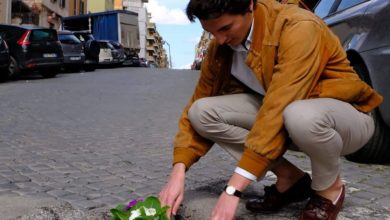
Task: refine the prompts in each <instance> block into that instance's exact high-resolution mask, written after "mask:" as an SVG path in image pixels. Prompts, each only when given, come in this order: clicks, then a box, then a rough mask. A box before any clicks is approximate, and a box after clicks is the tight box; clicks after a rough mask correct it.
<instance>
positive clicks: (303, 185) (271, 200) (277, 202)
mask: <svg viewBox="0 0 390 220" xmlns="http://www.w3.org/2000/svg"><path fill="white" fill-rule="evenodd" d="M310 185H311V178H310V175H309V174H307V173H305V175H304V176H303V177H302V178H301V179H299V180H298V181H297V182H296V183H295V184H294V185H293V186H291V187H290V188H289V189H288V190H287V191H286V192H283V193H281V192H279V191H278V190H277V189H276V186H275V184H273V185H271V186H266V187H264V192H265V193H264V196H263V197H259V198H256V199H251V200H249V201H248V202H247V203H246V209H248V210H249V211H251V212H256V213H273V212H277V211H279V210H280V209H282V208H283V207H285V206H287V205H288V204H290V203H294V202H300V201H303V200H305V199H307V198H309V197H310V196H311V194H312V192H313V191H312V189H311V188H310Z"/></svg>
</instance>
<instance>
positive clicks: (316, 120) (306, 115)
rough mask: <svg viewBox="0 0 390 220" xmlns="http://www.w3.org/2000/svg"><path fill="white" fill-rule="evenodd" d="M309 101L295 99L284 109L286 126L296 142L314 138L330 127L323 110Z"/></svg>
mask: <svg viewBox="0 0 390 220" xmlns="http://www.w3.org/2000/svg"><path fill="white" fill-rule="evenodd" d="M307 103H308V102H307V100H299V101H295V102H293V103H291V104H289V105H288V106H287V107H286V108H285V110H284V111H283V120H284V126H285V128H286V130H287V132H288V134H289V136H290V138H291V139H292V140H293V142H295V143H296V144H300V143H303V142H307V141H305V140H314V139H315V137H316V136H318V135H321V134H323V133H324V131H326V130H328V129H329V124H328V123H326V120H325V119H324V115H322V113H321V111H318V110H316V108H315V107H313V106H312V105H308V104H307ZM313 138H314V139H313Z"/></svg>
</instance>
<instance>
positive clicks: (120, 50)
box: [108, 40, 126, 64]
mask: <svg viewBox="0 0 390 220" xmlns="http://www.w3.org/2000/svg"><path fill="white" fill-rule="evenodd" d="M108 42H109V43H110V44H111V45H112V46H113V47H114V48H115V49H116V51H117V52H118V53H117V57H118V59H119V63H120V64H122V63H123V62H125V60H126V53H125V48H124V47H123V45H122V44H121V43H119V42H117V41H113V40H109V41H108Z"/></svg>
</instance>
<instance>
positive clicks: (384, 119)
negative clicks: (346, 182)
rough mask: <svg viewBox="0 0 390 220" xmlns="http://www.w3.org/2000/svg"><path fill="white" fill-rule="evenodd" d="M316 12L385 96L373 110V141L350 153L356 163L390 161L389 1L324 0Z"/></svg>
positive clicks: (362, 73) (358, 69)
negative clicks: (380, 103)
mask: <svg viewBox="0 0 390 220" xmlns="http://www.w3.org/2000/svg"><path fill="white" fill-rule="evenodd" d="M314 12H315V13H316V14H317V15H318V16H319V17H321V18H322V19H323V20H324V21H325V22H326V23H327V25H328V26H329V27H330V28H331V29H332V30H333V32H334V33H335V34H336V35H337V36H338V38H339V39H340V42H341V44H342V45H343V46H344V48H345V50H346V52H347V56H348V59H349V60H350V62H351V64H352V66H353V67H354V69H355V70H356V72H357V73H358V75H359V76H360V78H361V79H363V80H364V81H365V82H367V83H368V84H370V85H371V86H372V87H373V88H374V89H375V90H376V91H378V92H379V93H380V94H381V95H382V96H383V97H384V102H383V103H382V105H380V106H379V108H378V109H376V110H375V111H374V112H372V113H373V117H374V120H375V123H376V125H375V126H376V127H375V133H374V135H373V137H372V138H371V140H370V141H369V142H368V143H367V144H366V145H365V146H364V147H363V148H362V149H361V150H359V151H358V152H356V153H353V154H351V155H348V156H347V159H349V160H352V161H356V162H367V163H388V162H390V87H389V84H390V65H389V60H390V37H389V36H390V29H389V28H388V24H389V21H390V1H384V0H321V1H319V2H318V4H317V6H316V7H315V9H314Z"/></svg>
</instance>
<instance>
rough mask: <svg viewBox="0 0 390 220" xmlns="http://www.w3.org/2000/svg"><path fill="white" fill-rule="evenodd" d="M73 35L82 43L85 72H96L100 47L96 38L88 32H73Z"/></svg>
mask: <svg viewBox="0 0 390 220" xmlns="http://www.w3.org/2000/svg"><path fill="white" fill-rule="evenodd" d="M73 34H74V35H75V36H76V37H77V38H78V39H79V40H80V41H81V43H82V44H83V47H84V54H85V65H84V70H85V71H94V70H95V69H96V66H97V65H98V64H99V53H100V46H99V43H98V42H97V40H95V38H94V36H93V35H92V34H91V33H90V32H88V31H73Z"/></svg>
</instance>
